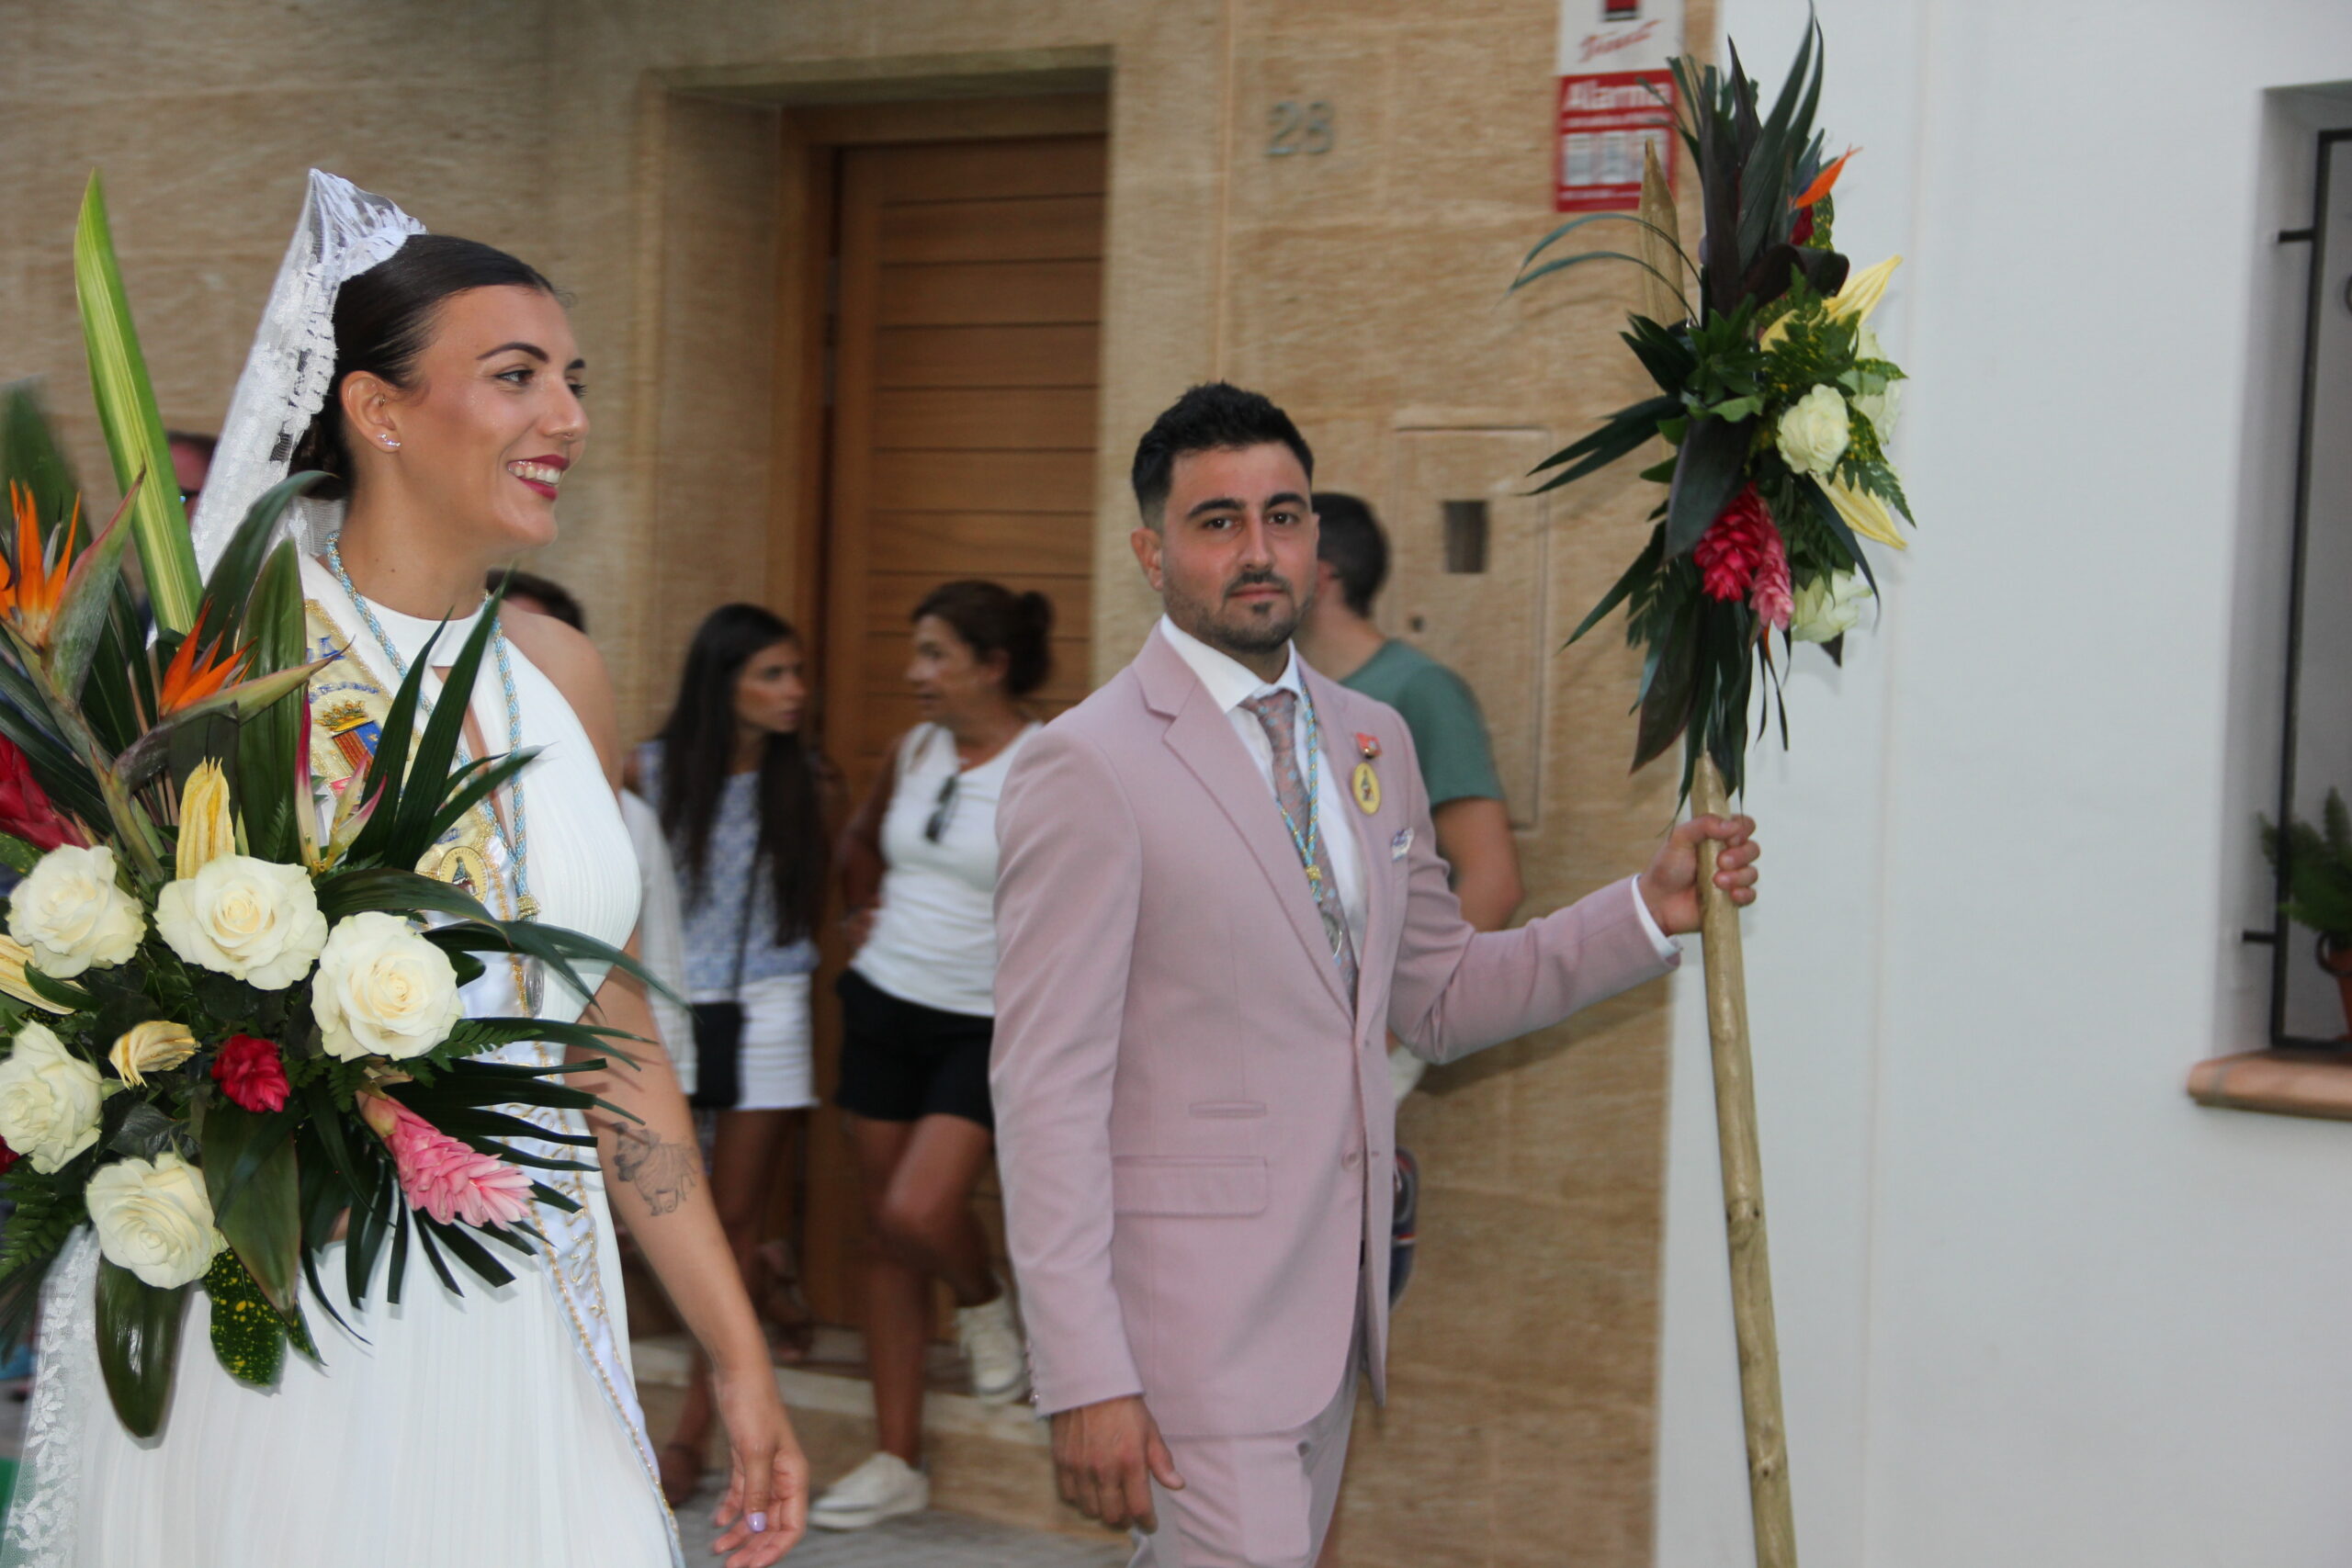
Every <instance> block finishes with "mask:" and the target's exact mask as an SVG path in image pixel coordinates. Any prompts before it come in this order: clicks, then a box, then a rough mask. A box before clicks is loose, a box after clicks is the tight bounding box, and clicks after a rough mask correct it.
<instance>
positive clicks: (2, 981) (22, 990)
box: [0, 936, 73, 1012]
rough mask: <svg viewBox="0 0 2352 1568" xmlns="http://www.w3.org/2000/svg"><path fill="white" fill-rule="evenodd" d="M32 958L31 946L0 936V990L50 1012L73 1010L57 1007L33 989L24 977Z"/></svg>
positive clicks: (12, 938) (13, 938) (9, 937)
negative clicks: (26, 967)
mask: <svg viewBox="0 0 2352 1568" xmlns="http://www.w3.org/2000/svg"><path fill="white" fill-rule="evenodd" d="M32 958H33V950H32V949H31V948H29V947H27V946H26V945H25V944H24V943H23V942H18V941H17V939H16V938H15V937H11V936H0V991H5V992H6V993H7V994H8V995H10V996H12V997H14V998H17V1000H18V1001H20V1002H30V1003H32V1004H33V1006H35V1007H37V1008H47V1009H48V1010H50V1011H51V1012H72V1011H73V1009H72V1008H63V1007H59V1006H58V1005H57V1004H56V1003H55V1002H52V1001H51V1000H49V999H48V998H45V997H43V996H42V995H41V994H40V992H38V991H36V990H34V989H33V987H32V982H31V981H29V980H27V979H26V978H25V965H26V964H29V963H31V962H32Z"/></svg>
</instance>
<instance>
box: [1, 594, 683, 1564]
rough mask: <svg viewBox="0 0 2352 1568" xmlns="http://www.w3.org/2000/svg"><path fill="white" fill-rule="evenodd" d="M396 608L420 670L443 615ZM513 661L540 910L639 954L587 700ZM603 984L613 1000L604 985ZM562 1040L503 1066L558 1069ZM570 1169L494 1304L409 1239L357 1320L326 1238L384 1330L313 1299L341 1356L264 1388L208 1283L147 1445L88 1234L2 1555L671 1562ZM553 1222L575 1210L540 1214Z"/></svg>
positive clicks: (334, 598) (601, 1208)
mask: <svg viewBox="0 0 2352 1568" xmlns="http://www.w3.org/2000/svg"><path fill="white" fill-rule="evenodd" d="M303 580H304V590H305V592H307V593H308V594H309V595H310V596H311V598H312V599H313V600H314V601H315V602H317V603H318V604H321V605H322V606H324V607H325V608H326V610H327V612H328V614H329V615H331V616H332V617H333V618H334V621H335V622H336V623H337V624H338V625H340V626H342V627H343V628H344V629H345V632H346V633H347V634H348V635H349V636H350V637H351V639H352V645H353V649H354V650H355V651H356V652H357V653H359V654H360V655H361V656H362V657H363V658H365V659H366V660H367V662H368V664H369V665H370V666H371V667H373V668H374V669H375V671H376V672H377V673H378V674H379V676H380V677H382V678H383V679H384V680H385V682H387V684H388V686H389V685H390V683H391V682H394V681H396V680H397V677H395V676H393V675H392V673H391V672H390V670H388V669H386V668H385V665H386V663H387V662H388V661H386V660H384V659H383V658H382V655H381V652H380V650H379V649H377V648H376V646H375V641H374V637H373V636H372V635H371V634H370V633H369V632H368V630H367V628H366V626H365V625H364V623H361V622H360V621H359V619H358V617H357V615H356V613H355V612H354V611H353V609H352V606H351V604H350V601H349V600H348V599H347V598H345V595H344V593H343V590H342V588H341V587H340V585H339V584H337V583H336V581H335V580H334V576H333V575H332V574H331V573H329V572H327V571H325V570H323V569H322V568H320V567H319V566H317V564H316V563H314V562H311V561H308V560H306V561H305V562H304V563H303ZM375 609H376V615H377V618H378V620H379V623H380V624H381V625H382V626H383V628H384V631H385V633H386V634H387V635H388V636H390V637H391V638H392V639H393V640H394V641H395V643H396V644H398V645H399V646H400V648H401V657H402V659H403V660H412V661H413V660H414V659H415V657H416V655H417V653H418V651H419V650H420V649H422V648H423V646H424V640H425V638H426V637H428V636H429V635H431V633H432V631H433V629H434V626H433V623H430V622H425V621H420V620H417V619H415V618H413V617H411V616H406V615H399V614H397V613H395V612H393V611H390V610H388V609H385V608H383V607H382V606H380V605H378V606H375ZM469 629H470V627H469V626H468V625H465V624H458V623H453V624H452V625H451V626H449V628H448V630H447V632H445V633H443V635H442V639H441V641H440V643H439V644H438V645H437V646H436V647H435V650H434V656H435V661H436V662H446V660H447V659H448V658H450V657H452V656H453V655H454V654H455V653H456V651H457V649H458V647H459V646H460V644H461V642H462V640H463V637H464V636H465V634H466V633H467V632H468V631H469ZM513 664H514V672H515V693H516V695H517V697H518V699H519V702H520V706H521V709H522V718H523V737H524V742H525V744H526V745H529V746H536V747H538V748H540V749H541V750H540V755H539V758H538V761H537V762H536V763H534V764H533V765H532V767H531V768H530V769H529V770H528V771H527V773H526V777H525V781H524V782H525V789H526V804H527V812H528V815H527V822H528V829H529V840H528V845H527V851H526V853H527V857H528V870H529V876H530V887H531V891H532V893H533V894H534V895H535V896H537V898H538V899H539V901H540V904H541V907H542V915H541V918H542V919H545V920H547V921H548V922H550V923H553V924H557V925H563V926H569V927H571V928H572V929H574V930H576V931H585V932H587V933H588V934H590V935H592V936H594V937H597V938H599V939H600V940H602V941H605V942H610V943H612V944H613V945H615V946H618V945H620V944H621V943H622V942H625V941H627V940H628V934H629V931H630V930H631V928H632V927H633V925H634V924H635V922H636V919H637V908H638V899H639V881H638V874H637V870H636V861H635V856H634V853H633V852H632V851H631V848H630V844H629V838H628V831H627V829H625V827H624V826H623V824H622V820H621V815H620V810H619V807H618V806H617V804H616V801H615V799H614V795H613V791H612V789H611V787H610V785H609V784H607V783H606V782H605V775H604V771H603V769H602V768H601V767H600V766H599V765H598V763H597V761H596V755H595V750H594V747H593V746H592V745H591V743H590V741H589V739H588V738H587V735H586V734H585V732H584V731H583V730H582V728H581V726H580V721H579V719H578V718H577V716H574V715H573V713H572V711H571V705H569V704H567V703H566V702H565V701H564V699H563V697H562V695H561V694H560V693H559V692H558V691H557V690H556V688H555V686H554V685H553V684H552V683H551V682H549V681H548V679H547V678H546V677H545V676H544V675H542V674H541V673H540V672H539V671H537V669H536V668H534V667H533V666H532V665H531V664H530V662H529V661H528V660H526V659H524V658H523V656H522V655H521V653H520V652H519V651H517V652H515V655H514V660H513ZM473 707H474V713H475V716H476V719H477V722H478V723H479V725H480V727H481V733H482V734H483V735H484V736H485V737H488V738H490V742H491V744H492V747H493V748H495V749H496V750H504V747H505V737H506V733H507V720H506V705H505V697H504V694H503V690H502V689H501V685H500V682H499V680H498V677H497V673H496V671H495V670H494V668H492V664H491V661H490V660H484V667H483V670H482V677H481V681H480V682H477V685H476V690H475V696H474V703H473ZM501 869H502V870H503V867H502V868H501ZM586 977H587V978H588V979H589V980H590V983H591V985H592V987H593V985H594V982H595V979H596V976H593V975H592V976H586ZM545 990H546V995H545V998H544V1000H543V1002H542V1004H541V1010H542V1013H543V1014H544V1015H546V1016H548V1017H554V1016H559V1015H560V1016H565V1017H575V1016H577V1015H578V1013H579V1012H580V1010H581V1004H580V1000H579V998H577V997H574V996H572V995H571V992H569V991H568V990H567V989H566V988H565V987H563V986H562V985H561V984H560V983H559V982H556V981H554V980H553V979H552V978H550V979H549V981H548V984H547V986H546V987H545ZM465 996H466V1004H467V1011H468V1012H469V1013H471V1014H475V1015H478V1016H479V1015H483V1014H493V1013H513V1012H515V1011H517V1010H519V1008H518V1004H517V1000H516V998H515V984H514V979H513V975H512V970H511V968H509V967H508V966H507V965H505V964H492V965H491V966H490V968H489V970H488V972H487V973H486V974H485V975H484V976H482V978H481V980H479V981H477V982H475V983H474V984H473V985H472V986H470V987H467V990H466V994H465ZM545 1049H546V1048H544V1047H537V1046H532V1045H523V1046H516V1047H509V1048H508V1049H507V1051H506V1052H503V1053H501V1055H502V1056H503V1057H504V1058H506V1059H511V1060H518V1061H526V1060H537V1059H540V1058H539V1056H538V1055H537V1053H539V1052H541V1051H542V1050H545ZM572 1120H573V1122H575V1124H576V1122H577V1120H578V1119H577V1117H576V1116H575V1117H574V1118H573V1119H572ZM560 1152H565V1153H570V1152H571V1151H560ZM581 1152H583V1153H587V1154H589V1155H590V1156H591V1157H592V1159H593V1151H581ZM546 1174H547V1176H548V1179H551V1180H552V1179H555V1177H556V1173H552V1172H550V1173H546ZM564 1180H566V1181H567V1182H568V1183H570V1184H571V1190H573V1192H574V1194H575V1195H576V1196H578V1197H579V1198H580V1199H581V1200H582V1202H583V1205H584V1217H583V1218H582V1220H581V1221H579V1222H578V1223H576V1224H573V1225H571V1227H570V1229H569V1232H568V1233H567V1231H566V1230H565V1228H564V1227H562V1226H561V1225H554V1226H551V1227H548V1235H550V1238H551V1239H553V1240H555V1241H556V1242H557V1244H558V1247H559V1258H558V1259H556V1260H549V1259H546V1258H538V1259H526V1258H524V1257H523V1256H522V1255H521V1254H519V1253H516V1252H514V1251H512V1250H511V1249H508V1248H504V1247H496V1246H494V1245H493V1246H492V1247H491V1250H492V1253H493V1254H494V1255H495V1256H497V1257H498V1258H500V1260H501V1261H502V1262H503V1263H505V1264H506V1265H507V1266H508V1267H509V1268H510V1269H514V1270H515V1275H516V1278H515V1280H514V1281H513V1282H512V1283H510V1284H508V1285H505V1286H503V1287H502V1288H500V1289H497V1290H494V1291H493V1290H492V1289H490V1288H489V1287H487V1286H485V1285H484V1284H482V1283H481V1280H477V1279H475V1278H474V1277H473V1276H472V1275H471V1274H470V1273H469V1272H468V1271H467V1270H466V1269H464V1268H463V1266H462V1265H458V1264H456V1263H454V1262H453V1263H452V1269H453V1272H454V1273H455V1274H456V1276H457V1278H458V1282H459V1284H460V1285H461V1286H462V1287H463V1290H462V1293H460V1294H455V1295H453V1294H452V1293H451V1292H449V1291H447V1289H446V1288H445V1287H443V1286H442V1284H441V1283H440V1281H439V1280H437V1279H436V1278H435V1276H434V1274H433V1271H432V1269H431V1267H430V1266H429V1265H428V1264H427V1263H425V1261H424V1258H422V1256H421V1255H419V1254H418V1253H416V1252H415V1250H414V1249H412V1251H411V1256H410V1259H409V1267H408V1272H407V1278H406V1280H405V1282H404V1286H403V1292H402V1294H403V1300H402V1303H401V1305H400V1306H399V1307H390V1306H388V1305H386V1304H385V1302H384V1299H383V1275H384V1271H385V1269H386V1267H387V1265H388V1261H389V1252H388V1255H387V1259H386V1261H384V1262H379V1266H378V1278H377V1281H376V1285H375V1288H374V1290H373V1291H372V1292H371V1293H370V1295H369V1298H368V1303H367V1304H366V1306H365V1307H364V1308H363V1309H361V1310H359V1311H357V1312H354V1311H353V1309H352V1308H351V1306H350V1304H349V1303H348V1302H347V1301H346V1300H345V1295H344V1291H343V1259H342V1253H341V1249H340V1247H332V1248H329V1249H328V1251H327V1253H326V1255H325V1256H324V1257H322V1259H321V1267H320V1269H319V1274H320V1279H321V1281H322V1283H323V1284H324V1285H325V1286H326V1288H327V1292H328V1295H329V1299H330V1300H331V1302H332V1303H333V1305H334V1308H335V1310H336V1311H337V1312H339V1313H341V1314H343V1316H344V1318H345V1321H346V1322H348V1323H349V1324H350V1325H352V1327H353V1329H355V1330H356V1332H357V1335H358V1336H364V1340H363V1338H361V1337H355V1336H354V1335H353V1334H351V1333H346V1332H345V1331H344V1330H342V1329H339V1328H337V1327H336V1326H335V1324H334V1319H333V1318H331V1317H330V1316H329V1315H328V1314H327V1313H326V1312H325V1311H324V1310H323V1307H322V1304H321V1303H319V1302H318V1301H317V1300H316V1299H315V1298H309V1299H308V1300H307V1303H306V1304H307V1313H308V1317H309V1321H310V1326H311V1334H312V1335H313V1337H315V1338H316V1340H317V1343H318V1347H319V1350H320V1354H321V1356H322V1362H323V1364H314V1363H312V1362H311V1361H309V1360H306V1359H303V1358H302V1357H301V1356H300V1355H298V1354H293V1353H290V1352H289V1353H288V1356H287V1359H286V1371H285V1374H284V1376H283V1378H282V1379H281V1381H280V1382H279V1384H278V1386H277V1388H276V1389H274V1390H271V1391H269V1392H267V1393H263V1392H260V1391H258V1390H255V1389H253V1388H250V1387H247V1386H245V1385H244V1384H242V1383H239V1382H234V1381H233V1380H232V1379H231V1378H230V1376H229V1375H228V1374H227V1373H226V1372H224V1371H221V1370H220V1364H219V1362H218V1361H217V1360H216V1359H214V1357H213V1354H212V1348H211V1344H210V1340H209V1333H208V1325H209V1316H208V1311H207V1305H206V1302H205V1299H204V1294H203V1292H202V1291H201V1290H198V1291H196V1292H192V1300H191V1303H190V1306H189V1309H188V1314H187V1325H186V1330H185V1335H184V1337H183V1339H182V1341H181V1346H180V1355H179V1369H178V1373H177V1379H176V1382H175V1387H174V1390H173V1394H172V1402H171V1406H170V1409H169V1412H168V1415H167V1417H166V1420H165V1424H164V1430H163V1431H162V1433H161V1434H160V1435H159V1436H158V1437H157V1438H154V1439H153V1440H150V1441H144V1442H142V1441H139V1440H136V1439H134V1438H131V1437H130V1436H129V1435H128V1434H127V1433H125V1432H124V1431H123V1429H122V1427H121V1424H120V1423H119V1421H117V1420H116V1418H115V1415H114V1411H113V1408H112V1406H111V1405H110V1404H109V1403H108V1402H107V1395H106V1390H105V1385H104V1383H103V1382H102V1381H101V1379H100V1376H99V1372H98V1369H97V1360H96V1351H95V1349H94V1348H93V1342H92V1339H91V1337H90V1316H91V1314H90V1309H89V1307H88V1305H87V1302H88V1295H89V1290H90V1281H91V1280H92V1279H93V1278H94V1277H95V1270H96V1247H95V1245H94V1244H92V1243H91V1242H90V1241H89V1239H88V1233H87V1231H86V1229H85V1231H84V1232H83V1233H82V1235H81V1236H80V1238H79V1239H78V1241H77V1242H76V1243H75V1244H74V1246H73V1247H72V1248H71V1249H70V1250H69V1252H68V1254H67V1255H66V1256H65V1257H62V1258H60V1259H59V1260H58V1262H57V1264H56V1265H55V1266H54V1269H53V1271H52V1273H51V1285H50V1287H49V1291H48V1298H47V1301H46V1303H45V1307H44V1328H43V1333H42V1335H41V1361H40V1378H39V1382H38V1383H37V1386H36V1388H35V1392H34V1394H33V1403H32V1407H31V1410H30V1413H29V1417H28V1432H27V1446H26V1456H25V1468H24V1471H23V1473H22V1476H21V1478H20V1481H19V1485H18V1489H17V1500H16V1505H15V1506H14V1507H13V1508H12V1509H11V1511H10V1518H9V1523H8V1528H7V1530H6V1539H5V1544H0V1564H6V1565H7V1568H15V1565H17V1564H25V1565H28V1568H134V1565H135V1568H423V1565H426V1564H430V1565H432V1568H525V1565H537V1564H545V1565H547V1568H661V1565H662V1564H672V1565H673V1568H674V1565H675V1564H677V1563H679V1562H680V1561H681V1559H680V1556H679V1548H678V1542H677V1533H676V1529H675V1527H674V1525H673V1522H672V1520H671V1517H670V1514H669V1510H668V1509H667V1508H666V1507H665V1506H663V1504H662V1496H661V1491H660V1486H659V1483H658V1480H657V1478H656V1474H655V1471H654V1465H653V1457H652V1452H651V1449H650V1445H649V1444H648V1442H647V1441H646V1438H645V1431H644V1419H643V1416H642V1414H641V1413H640V1412H639V1409H638V1405H637V1400H636V1395H635V1392H634V1388H633V1386H632V1384H631V1382H630V1374H629V1365H628V1325H627V1321H626V1317H625V1315H624V1309H623V1306H622V1300H621V1286H620V1275H619V1269H618V1267H617V1261H616V1252H615V1249H614V1247H613V1224H612V1218H611V1214H610V1212H609V1211H608V1210H607V1208H606V1206H605V1193H604V1181H603V1178H602V1175H601V1173H600V1172H598V1171H596V1170H595V1169H594V1168H591V1169H590V1170H588V1171H585V1172H578V1173H570V1174H568V1175H566V1176H565V1177H564ZM534 1218H535V1219H537V1220H543V1221H549V1222H553V1221H557V1220H560V1216H557V1215H554V1214H552V1213H548V1211H545V1210H541V1211H539V1212H538V1213H537V1214H535V1216H534ZM567 1235H568V1244H567ZM306 1296H307V1292H306Z"/></svg>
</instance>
